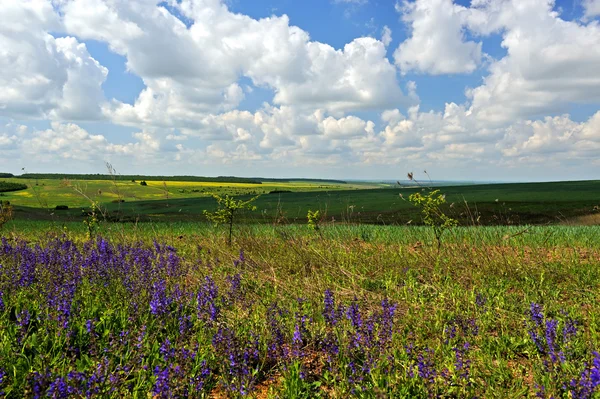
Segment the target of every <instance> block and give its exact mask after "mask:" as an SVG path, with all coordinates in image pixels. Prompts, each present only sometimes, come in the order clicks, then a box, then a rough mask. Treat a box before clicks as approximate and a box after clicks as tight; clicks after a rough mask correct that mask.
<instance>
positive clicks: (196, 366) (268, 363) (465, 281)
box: [0, 220, 600, 398]
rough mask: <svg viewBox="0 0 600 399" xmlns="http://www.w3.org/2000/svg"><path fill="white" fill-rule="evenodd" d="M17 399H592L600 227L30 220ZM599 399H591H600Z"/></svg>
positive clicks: (19, 243)
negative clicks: (446, 228)
mask: <svg viewBox="0 0 600 399" xmlns="http://www.w3.org/2000/svg"><path fill="white" fill-rule="evenodd" d="M1 235H2V236H3V237H4V238H3V239H2V241H1V242H0V264H1V265H2V267H0V391H2V392H3V395H4V396H6V397H8V398H22V397H57V398H59V397H93V398H104V397H114V398H124V397H125V398H127V397H130V398H148V397H153V398H174V397H180V398H188V397H196V398H227V397H231V398H235V397H255V398H319V397H321V398H347V397H359V398H383V397H398V398H432V397H443V398H474V397H478V398H524V397H532V398H533V397H538V398H550V397H554V398H592V397H597V395H598V392H597V391H598V389H599V388H598V386H599V385H600V354H598V352H597V351H598V350H600V307H598V302H597V301H598V292H600V267H599V266H600V227H593V226H551V227H544V226H539V227H533V226H529V227H523V226H497V227H459V228H454V229H452V231H450V232H448V234H447V235H446V236H445V238H444V241H443V245H442V246H441V247H440V248H438V247H437V246H436V245H435V240H434V237H433V234H432V231H431V229H430V228H428V227H414V226H413V227H399V226H374V225H336V224H328V225H323V226H322V228H321V230H320V231H319V232H316V231H314V230H311V229H310V228H309V226H306V225H265V224H263V225H241V226H237V229H236V231H235V235H234V240H233V243H232V244H231V245H227V244H226V240H225V231H224V230H223V229H222V228H219V227H213V226H212V225H209V224H203V223H140V224H123V223H103V224H101V225H100V226H99V228H98V230H97V231H96V232H95V235H94V236H93V237H91V239H90V238H89V237H88V236H87V231H86V229H85V227H84V226H83V224H82V223H80V222H78V223H76V222H72V223H70V222H66V223H55V222H40V221H22V220H17V221H13V222H10V223H8V224H6V225H5V226H4V228H3V230H2V231H1ZM594 395H596V396H594Z"/></svg>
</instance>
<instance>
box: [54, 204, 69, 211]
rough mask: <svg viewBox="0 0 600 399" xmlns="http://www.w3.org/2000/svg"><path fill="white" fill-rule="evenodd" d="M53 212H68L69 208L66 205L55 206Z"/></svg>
mask: <svg viewBox="0 0 600 399" xmlns="http://www.w3.org/2000/svg"><path fill="white" fill-rule="evenodd" d="M54 210H56V211H68V210H69V206H68V205H56V207H55V208H54Z"/></svg>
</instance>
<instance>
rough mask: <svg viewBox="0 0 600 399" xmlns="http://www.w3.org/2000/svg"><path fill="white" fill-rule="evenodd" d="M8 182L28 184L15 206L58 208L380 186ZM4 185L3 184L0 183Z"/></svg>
mask: <svg viewBox="0 0 600 399" xmlns="http://www.w3.org/2000/svg"><path fill="white" fill-rule="evenodd" d="M2 181H6V182H7V183H12V184H21V185H23V184H24V185H26V186H27V189H25V190H20V191H17V192H10V193H8V192H7V193H4V195H3V197H2V199H4V200H7V201H10V202H11V203H12V204H13V205H16V206H23V207H30V208H54V207H56V206H57V205H66V206H69V207H86V206H89V205H90V199H91V200H94V201H97V202H99V203H111V202H112V201H115V200H119V199H123V200H124V201H126V202H131V201H152V200H168V199H182V198H183V199H185V198H187V199H194V198H201V197H207V196H209V193H215V194H229V195H236V196H237V195H257V194H267V193H269V192H271V191H290V192H307V191H335V190H358V189H369V188H375V187H378V185H375V184H366V183H365V184H361V183H356V184H342V183H326V182H310V181H297V182H296V181H292V182H264V183H262V184H252V183H230V182H186V181H166V182H163V181H152V180H148V181H146V184H147V185H146V186H142V185H140V183H141V181H135V182H132V181H116V182H113V181H110V180H63V179H37V180H36V179H20V178H10V179H4V180H2ZM0 188H1V186H0Z"/></svg>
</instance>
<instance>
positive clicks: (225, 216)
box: [204, 194, 259, 245]
mask: <svg viewBox="0 0 600 399" xmlns="http://www.w3.org/2000/svg"><path fill="white" fill-rule="evenodd" d="M212 196H213V198H214V199H215V200H217V203H218V208H217V210H216V211H214V212H208V211H207V210H205V211H204V215H205V216H206V218H207V219H208V220H210V221H211V222H213V223H214V224H215V225H219V224H225V225H227V226H228V228H229V235H228V238H227V243H228V244H229V245H231V236H232V234H233V224H234V221H235V217H236V215H237V214H239V212H240V211H243V210H249V211H255V210H256V206H254V205H252V203H253V202H254V201H256V199H257V198H258V197H259V196H258V195H257V196H256V197H252V198H250V199H249V200H246V201H244V200H236V199H235V198H234V197H230V196H229V195H227V194H226V195H225V196H224V197H222V196H220V195H218V194H212Z"/></svg>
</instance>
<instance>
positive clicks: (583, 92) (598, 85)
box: [467, 0, 600, 123]
mask: <svg viewBox="0 0 600 399" xmlns="http://www.w3.org/2000/svg"><path fill="white" fill-rule="evenodd" d="M469 23H470V27H471V29H473V30H474V31H475V32H480V33H482V34H488V33H490V32H492V31H501V32H502V35H503V41H502V46H503V47H505V48H506V50H507V53H508V54H507V55H506V56H505V57H504V58H502V59H500V60H498V61H496V62H493V63H492V64H491V65H490V67H489V71H490V74H489V75H488V76H486V77H485V79H484V83H483V85H481V86H479V87H476V88H474V89H472V90H469V91H468V92H467V94H468V96H469V98H470V99H471V102H472V112H473V113H474V114H476V115H477V117H478V118H480V119H482V120H485V121H488V122H489V123H507V122H511V121H515V120H517V119H519V118H529V117H532V116H537V115H540V114H553V113H556V112H560V111H561V110H564V107H565V106H566V105H568V104H570V103H593V102H598V101H600V74H599V73H598V65H600V46H599V45H598V43H600V26H599V25H598V24H597V23H589V24H587V25H582V24H580V23H578V22H576V21H565V20H563V19H561V18H560V16H559V15H558V14H557V13H556V12H555V11H553V2H551V1H549V2H545V1H543V2H542V1H534V0H527V1H521V0H506V1H500V0H488V1H487V2H485V3H484V6H483V7H481V8H478V9H477V10H476V12H474V14H473V15H472V19H471V20H470V22H469Z"/></svg>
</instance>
